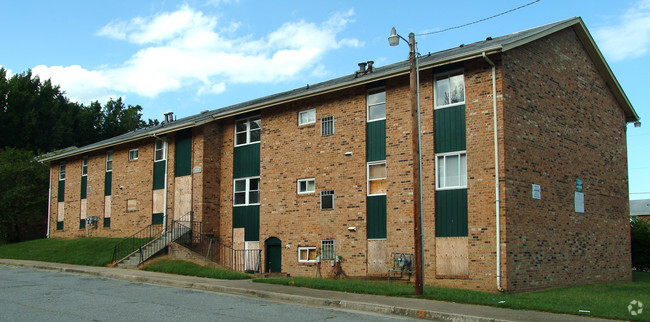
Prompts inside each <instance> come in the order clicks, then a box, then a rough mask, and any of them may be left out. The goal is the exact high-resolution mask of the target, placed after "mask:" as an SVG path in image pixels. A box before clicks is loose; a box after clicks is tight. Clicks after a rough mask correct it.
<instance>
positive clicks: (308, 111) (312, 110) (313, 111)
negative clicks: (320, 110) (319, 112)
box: [298, 108, 316, 126]
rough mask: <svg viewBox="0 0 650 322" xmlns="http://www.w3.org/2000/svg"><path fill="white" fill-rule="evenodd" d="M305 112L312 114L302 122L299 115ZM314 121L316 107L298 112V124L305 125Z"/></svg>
mask: <svg viewBox="0 0 650 322" xmlns="http://www.w3.org/2000/svg"><path fill="white" fill-rule="evenodd" d="M305 114H307V115H308V116H309V115H310V114H313V115H311V116H312V118H311V119H308V120H307V121H306V122H302V118H301V116H302V115H305ZM314 123H316V109H315V108H312V109H308V110H304V111H300V112H298V125H299V126H301V125H307V124H314Z"/></svg>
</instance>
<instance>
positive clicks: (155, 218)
mask: <svg viewBox="0 0 650 322" xmlns="http://www.w3.org/2000/svg"><path fill="white" fill-rule="evenodd" d="M164 219H165V214H164V213H159V214H153V215H151V224H152V225H162V224H163V221H164Z"/></svg>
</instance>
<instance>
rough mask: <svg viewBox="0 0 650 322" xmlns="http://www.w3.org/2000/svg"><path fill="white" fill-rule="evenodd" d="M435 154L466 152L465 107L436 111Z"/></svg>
mask: <svg viewBox="0 0 650 322" xmlns="http://www.w3.org/2000/svg"><path fill="white" fill-rule="evenodd" d="M433 128H434V141H435V142H434V146H435V153H445V152H454V151H464V150H466V142H465V141H466V138H465V137H466V134H465V133H466V129H465V105H459V106H454V107H447V108H442V109H437V110H435V111H434V125H433Z"/></svg>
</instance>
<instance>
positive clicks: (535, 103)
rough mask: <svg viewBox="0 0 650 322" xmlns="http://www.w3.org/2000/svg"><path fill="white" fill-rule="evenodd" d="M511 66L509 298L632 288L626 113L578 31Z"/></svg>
mask: <svg viewBox="0 0 650 322" xmlns="http://www.w3.org/2000/svg"><path fill="white" fill-rule="evenodd" d="M504 65H505V75H506V77H505V79H504V88H505V93H506V97H505V101H506V104H505V106H506V107H505V113H504V114H505V145H506V149H505V151H504V152H505V170H506V172H505V176H506V178H505V179H506V183H505V184H506V218H507V223H508V227H507V229H508V238H507V243H508V285H507V286H508V288H509V290H513V291H523V290H530V289H539V288H544V287H550V286H556V285H567V284H580V283H588V282H600V281H613V280H630V279H631V270H630V265H631V264H630V239H629V238H630V237H629V236H630V235H629V234H630V232H629V211H628V200H627V196H628V184H627V152H626V139H625V117H624V115H623V111H622V109H621V108H620V107H619V106H618V104H617V102H616V100H615V99H614V98H613V96H612V93H611V91H610V89H609V88H608V87H607V85H606V84H605V83H604V81H603V79H602V78H601V77H600V76H599V75H598V73H597V71H596V68H595V66H594V64H593V63H592V61H591V60H590V58H589V57H588V55H587V52H586V51H585V49H584V48H583V47H582V46H581V45H580V43H579V42H578V38H577V36H576V35H575V33H574V32H573V30H571V29H566V30H563V31H560V32H558V33H556V34H553V35H551V36H548V37H545V38H543V39H541V40H538V41H536V42H533V43H531V44H529V45H526V46H523V47H520V48H517V49H513V50H512V51H509V52H507V53H505V54H504ZM576 178H579V179H582V180H583V187H584V194H585V212H584V213H577V212H575V211H574V192H575V179H576ZM532 184H539V185H541V197H542V199H541V200H535V199H532V198H531V185H532Z"/></svg>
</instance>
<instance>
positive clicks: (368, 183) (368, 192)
mask: <svg viewBox="0 0 650 322" xmlns="http://www.w3.org/2000/svg"><path fill="white" fill-rule="evenodd" d="M378 164H383V165H384V169H385V171H386V176H384V177H383V178H374V179H370V166H373V165H378ZM387 177H388V167H387V166H386V160H383V161H373V162H368V164H367V166H366V178H367V179H368V180H367V186H366V189H367V192H366V193H367V195H368V196H385V195H386V192H384V193H374V194H371V193H370V182H371V181H379V180H384V181H386V190H387V191H388V181H387V179H386V178H387Z"/></svg>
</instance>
